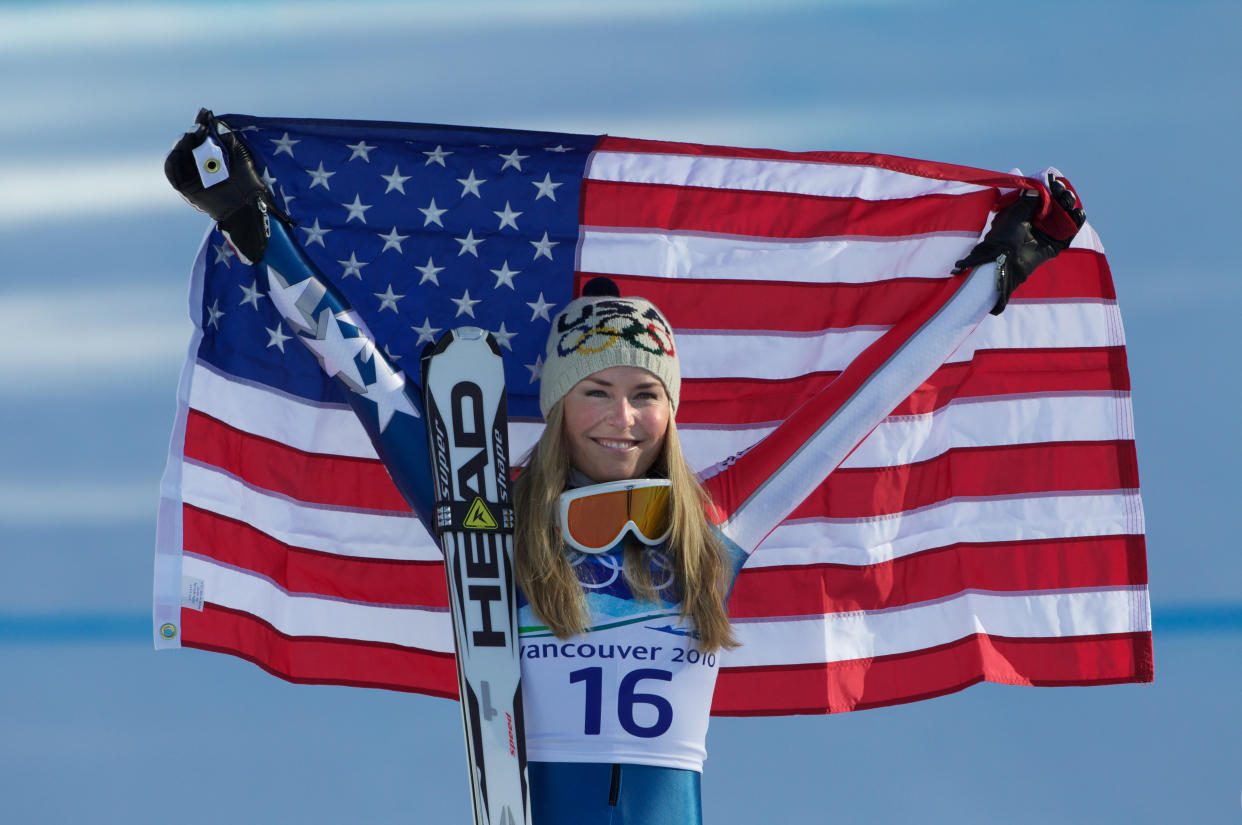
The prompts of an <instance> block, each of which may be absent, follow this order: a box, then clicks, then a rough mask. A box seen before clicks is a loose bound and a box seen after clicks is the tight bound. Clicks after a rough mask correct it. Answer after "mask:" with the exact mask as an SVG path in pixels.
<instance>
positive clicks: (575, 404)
mask: <svg viewBox="0 0 1242 825" xmlns="http://www.w3.org/2000/svg"><path fill="white" fill-rule="evenodd" d="M564 404H565V440H566V441H567V442H568V444H569V456H570V463H571V464H572V465H573V466H574V469H576V470H578V471H579V472H582V473H584V474H586V476H587V477H588V478H590V479H591V480H592V481H596V482H600V481H620V480H622V479H626V478H640V477H641V476H643V475H644V474H646V472H647V470H649V469H650V468H651V465H652V464H654V463H655V460H656V458H658V457H659V455H660V450H661V449H662V448H663V447H664V436H665V433H667V432H668V419H669V414H670V408H669V401H668V394H667V393H666V392H665V391H664V385H663V384H662V383H660V379H659V378H656V377H655V375H654V374H652V373H650V372H648V371H647V370H644V369H640V368H638V367H609V368H608V369H605V370H600V371H599V372H596V373H592V374H591V375H589V376H587V377H586V378H584V379H582V380H581V381H579V382H578V383H577V384H575V385H574V386H573V389H571V390H570V391H569V392H568V393H566V395H565V400H564Z"/></svg>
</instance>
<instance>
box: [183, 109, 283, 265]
mask: <svg viewBox="0 0 1242 825" xmlns="http://www.w3.org/2000/svg"><path fill="white" fill-rule="evenodd" d="M195 123H197V124H198V128H197V129H195V130H194V131H193V132H186V133H185V134H184V135H183V136H182V137H181V139H180V140H178V141H177V143H176V145H175V146H173V148H172V151H171V152H169V153H168V157H167V159H165V161H164V174H165V176H167V177H168V182H169V183H171V184H172V185H173V188H174V189H176V190H177V192H179V193H180V194H181V197H183V198H185V199H186V200H187V201H188V202H189V203H190V205H191V206H193V207H194V208H195V209H197V210H199V211H200V212H206V213H207V214H208V215H210V216H211V217H212V218H214V219H215V220H216V223H218V224H219V225H220V229H221V230H222V231H223V232H224V234H225V236H226V237H227V238H228V240H229V242H230V243H231V244H233V246H234V247H235V248H236V249H237V251H238V253H240V254H241V256H242V257H243V259H245V260H246V262H247V263H254V262H255V261H257V260H259V259H260V258H262V257H263V253H264V252H265V251H266V250H267V239H268V238H269V237H271V234H272V228H271V224H270V221H269V218H268V213H269V212H270V213H271V214H274V215H276V216H277V217H278V218H280V219H281V220H282V221H284V222H285V223H286V224H289V225H293V220H292V218H290V217H289V216H288V215H286V214H285V213H284V212H283V211H281V210H280V209H278V208H277V207H276V204H275V202H274V201H273V200H272V196H271V193H269V192H268V191H267V187H266V186H265V185H264V184H263V180H262V178H260V177H259V173H258V172H257V171H256V170H255V167H254V160H253V159H252V158H251V156H250V149H249V148H247V146H246V144H245V143H244V142H243V141H242V140H241V138H239V137H238V136H237V135H236V134H234V133H233V132H231V131H228V130H227V129H222V128H221V127H220V122H219V121H218V120H216V117H215V115H213V114H212V113H211V112H210V111H209V110H207V109H200V110H199V113H198V117H197V118H196V119H195ZM204 144H206V145H204Z"/></svg>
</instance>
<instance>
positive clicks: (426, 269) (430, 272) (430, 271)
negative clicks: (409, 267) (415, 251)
mask: <svg viewBox="0 0 1242 825" xmlns="http://www.w3.org/2000/svg"><path fill="white" fill-rule="evenodd" d="M414 268H415V269H417V270H418V271H419V272H421V273H423V277H422V278H420V279H419V281H418V284H419V286H422V285H423V284H424V283H425V282H427V281H431V282H432V283H433V284H435V285H436V286H439V285H440V279H439V278H438V277H436V275H437V274H438V273H440V272H443V271H444V267H442V266H436V262H435V261H433V260H431V256H430V255H428V256H427V265H426V266H416V267H414Z"/></svg>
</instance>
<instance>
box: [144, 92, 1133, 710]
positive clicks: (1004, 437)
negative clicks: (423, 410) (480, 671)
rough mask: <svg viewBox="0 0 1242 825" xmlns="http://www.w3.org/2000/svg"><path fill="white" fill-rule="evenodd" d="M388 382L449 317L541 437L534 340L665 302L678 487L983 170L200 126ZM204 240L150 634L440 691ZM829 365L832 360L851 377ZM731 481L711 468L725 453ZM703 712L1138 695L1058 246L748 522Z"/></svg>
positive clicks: (1093, 350) (414, 533)
mask: <svg viewBox="0 0 1242 825" xmlns="http://www.w3.org/2000/svg"><path fill="white" fill-rule="evenodd" d="M222 120H223V121H224V122H225V123H227V124H228V125H229V126H230V127H231V128H233V129H234V130H237V131H239V132H240V133H241V134H242V135H243V136H244V138H245V139H246V141H247V142H248V144H249V145H250V146H251V147H252V148H253V149H254V151H255V154H256V156H257V162H258V166H259V168H260V171H261V172H262V173H263V176H264V179H265V181H267V183H268V185H269V187H270V188H271V190H272V192H273V193H274V197H275V200H276V202H277V203H278V204H279V205H280V206H282V207H284V208H286V209H287V211H288V212H289V213H290V214H291V215H292V216H293V217H294V218H295V219H296V220H297V222H298V227H297V228H296V229H295V230H294V234H295V237H296V238H297V239H298V240H299V241H300V242H301V243H302V246H303V247H304V249H305V251H306V253H307V254H308V255H309V256H310V258H311V260H312V261H313V262H314V263H315V264H316V265H317V266H318V268H319V269H320V270H321V271H322V272H323V273H324V274H326V275H327V276H328V277H329V279H330V280H331V281H332V282H333V283H334V284H335V285H336V286H337V287H338V288H339V289H340V290H341V291H342V292H343V293H344V294H345V295H346V297H347V298H348V299H349V301H350V302H351V303H352V305H353V307H354V309H355V310H356V311H357V312H358V313H359V314H360V315H361V316H362V318H363V320H364V321H365V322H366V325H367V327H368V328H369V330H370V331H371V333H372V334H373V335H374V338H375V342H376V344H377V345H378V347H379V348H380V349H381V350H383V351H384V352H385V353H386V354H387V355H388V356H389V358H390V359H392V360H393V361H394V363H395V365H396V366H397V367H398V368H404V369H405V370H406V371H407V372H408V373H411V374H413V375H416V374H417V367H416V364H417V359H418V354H419V353H420V351H421V349H422V347H423V346H424V345H425V344H426V343H427V342H428V341H431V340H433V338H434V337H435V336H436V335H438V333H440V332H441V331H443V330H445V329H448V328H451V327H454V326H462V325H471V326H479V327H483V328H485V329H488V330H490V331H492V332H493V333H494V334H495V335H496V337H497V339H498V340H499V342H500V343H501V346H502V347H503V348H504V355H505V363H506V368H505V369H506V378H507V382H508V387H509V404H510V413H511V416H512V422H511V439H510V440H511V444H512V447H513V450H514V458H515V460H516V459H520V457H521V456H522V455H523V453H524V452H525V450H526V449H527V448H528V447H529V446H530V445H532V444H533V443H534V441H535V439H536V438H537V437H538V433H539V431H540V427H541V424H540V421H539V418H538V416H539V412H538V395H537V390H538V377H539V372H540V369H541V367H542V360H541V354H542V350H543V345H544V342H545V339H546V336H547V333H548V330H549V324H550V319H551V318H552V317H554V315H555V313H556V312H557V311H558V310H559V309H560V308H562V307H564V305H565V304H566V303H567V302H568V301H569V300H571V299H572V297H573V296H574V295H576V294H577V292H578V290H579V289H580V287H581V285H582V283H584V282H585V281H586V280H589V279H590V278H592V277H594V276H596V275H601V274H602V275H607V276H609V277H611V278H612V279H613V280H614V281H616V282H617V283H618V285H619V286H620V289H621V293H622V294H623V295H641V296H643V297H646V298H648V299H650V300H652V301H653V302H654V303H655V304H656V305H657V306H659V307H661V308H662V309H663V310H664V311H665V313H666V314H667V316H668V318H669V320H670V322H671V323H672V324H673V326H674V327H675V330H676V333H677V336H678V347H679V350H680V357H681V362H682V372H683V375H685V376H686V380H685V383H684V385H683V390H682V402H681V406H680V407H679V410H678V416H677V418H678V425H679V429H680V430H681V432H682V434H683V441H684V443H685V446H686V451H687V455H688V458H689V459H690V461H691V463H692V465H694V466H695V468H696V469H699V470H708V469H709V468H711V467H713V466H715V465H717V464H719V463H720V462H722V461H726V462H727V461H732V460H733V459H734V457H736V456H739V455H743V454H744V453H745V452H746V451H747V450H748V448H750V447H751V446H752V445H754V444H755V443H757V442H758V441H759V440H761V439H763V438H764V437H765V436H766V435H767V434H769V433H770V432H772V431H773V430H774V429H775V428H776V426H777V424H778V423H779V422H781V421H783V420H786V419H787V418H789V417H790V416H791V415H793V414H794V413H795V411H796V410H798V409H799V407H801V406H802V405H803V404H804V402H806V401H807V400H809V399H811V398H813V397H814V396H815V395H816V394H817V393H819V392H820V391H821V390H822V389H824V388H825V387H827V386H830V385H831V383H832V382H833V381H834V379H835V378H836V377H837V376H838V375H840V374H841V373H842V372H843V371H844V370H845V369H846V368H847V367H849V366H850V365H851V364H852V363H856V359H858V357H859V356H860V355H861V354H862V353H864V352H865V351H866V350H867V348H868V347H869V346H871V345H872V344H873V343H875V342H876V341H877V340H879V339H880V338H882V337H883V336H884V335H885V334H887V333H889V332H891V331H892V330H894V329H898V328H900V327H901V322H902V320H903V319H906V318H909V317H911V315H912V313H915V312H916V311H917V310H918V308H919V307H920V306H922V305H923V304H924V302H925V301H926V300H928V298H929V296H931V295H932V294H934V293H936V292H937V291H938V290H941V289H942V288H943V286H944V285H945V283H946V280H947V279H949V278H951V277H953V276H952V275H951V274H950V272H951V269H952V267H953V262H954V261H956V260H957V259H959V258H961V257H963V256H964V255H965V254H966V253H967V252H968V251H969V250H970V249H971V248H972V247H973V246H974V244H975V243H976V242H977V241H978V239H979V236H980V234H981V232H982V230H983V228H984V227H985V225H986V223H987V221H988V218H989V215H990V213H991V211H992V210H994V209H995V208H996V207H997V205H998V203H999V202H1000V201H1001V199H1002V197H1003V196H1004V195H1005V194H1007V193H1009V192H1012V191H1013V190H1015V189H1018V188H1029V187H1031V186H1033V185H1034V182H1033V181H1031V180H1030V179H1026V178H1023V177H1021V176H1018V175H1016V174H998V173H993V172H987V171H983V170H978V169H971V168H966V167H959V166H952V165H946V164H938V163H929V162H924V161H916V160H911V159H906V158H897V157H891V156H884V155H867V154H858V153H840V152H803V153H790V152H778V151H770V150H749V149H738V148H730V147H719V146H702V145H696V144H684V143H665V142H655V141H645V140H628V139H621V138H613V137H596V136H582V135H569V134H553V133H537V132H524V131H512V130H494V129H469V128H456V127H441V126H423V125H409V124H393V123H363V122H347V121H315V120H288V119H270V118H255V117H249V116H240V115H227V116H224V117H223V118H222ZM259 283H260V281H259V279H258V278H257V277H256V272H255V271H254V269H253V268H252V267H250V266H247V265H244V264H243V263H242V262H241V261H240V260H238V259H237V258H236V256H235V255H234V254H233V252H232V250H231V248H229V246H228V245H227V244H226V243H225V242H224V240H223V238H222V236H221V235H220V234H219V232H218V231H216V230H214V229H213V230H211V231H209V233H208V235H207V237H206V239H205V241H204V244H203V247H202V249H201V250H200V252H199V256H198V259H197V261H196V263H195V267H194V274H193V280H192V284H193V286H192V290H191V293H192V294H191V315H192V317H193V319H194V320H195V323H196V326H197V329H196V333H195V337H194V340H193V342H192V343H191V347H190V353H189V357H188V359H187V363H186V366H185V370H184V372H183V376H182V381H181V387H180V393H179V402H180V404H179V413H178V417H177V421H176V424H175V428H174V433H173V438H172V444H171V450H170V459H169V464H168V468H167V470H166V474H165V479H164V484H163V497H162V501H161V510H160V519H159V529H158V538H157V548H156V598H155V609H154V619H155V634H156V645H157V647H177V646H186V647H196V648H201V649H207V650H216V651H221V652H227V653H231V654H234V655H237V656H241V657H243V658H246V659H249V660H251V661H253V662H255V663H256V664H258V665H259V666H261V667H263V668H265V669H267V670H269V671H270V672H272V673H274V674H277V675H279V676H281V677H283V678H286V679H289V680H292V681H297V682H310V683H329V684H349V685H364V686H371V687H383V688H390V689H396V690H410V691H417V692H422V693H429V694H436V695H444V696H454V695H456V685H457V677H456V671H455V668H454V663H453V659H452V649H453V642H452V632H451V626H450V620H449V615H448V612H447V604H448V602H447V595H446V592H445V584H444V574H443V570H442V567H441V565H440V562H439V558H440V552H439V549H438V548H437V546H436V544H435V543H434V541H433V540H432V539H431V537H430V536H429V535H427V534H426V532H425V531H424V530H423V528H422V526H421V524H420V523H419V522H418V520H417V519H416V518H414V517H413V514H412V513H411V512H410V510H409V508H408V507H407V505H406V504H405V502H404V500H403V499H402V497H401V496H400V495H399V494H398V493H397V491H396V489H395V488H394V486H393V484H392V482H391V480H390V479H389V478H388V476H387V473H386V472H385V470H384V467H383V465H382V464H381V463H380V461H379V459H378V458H377V455H376V452H375V450H374V448H373V447H372V445H371V443H370V441H369V440H368V438H367V436H366V433H365V432H364V430H363V428H362V426H361V425H360V424H359V423H358V421H357V419H356V418H355V416H354V413H353V412H352V411H351V409H350V408H349V406H348V405H347V404H346V403H345V399H344V397H343V395H342V393H341V391H340V390H339V389H338V388H337V386H336V385H335V384H333V383H332V382H331V381H330V380H329V379H327V378H325V376H324V374H323V372H322V371H321V369H320V367H319V363H318V362H317V361H316V360H315V358H314V357H313V355H312V354H311V353H310V352H309V351H308V350H306V348H304V347H302V346H301V345H300V344H299V343H298V341H297V340H296V336H295V335H294V334H293V331H292V330H290V329H289V328H288V326H287V325H285V324H284V323H283V322H282V318H281V316H280V314H279V313H278V312H277V311H276V309H275V307H274V306H273V305H272V303H271V300H270V299H269V298H267V297H266V296H265V295H264V294H263V293H262V290H261V289H259V287H258V284H259ZM856 368H857V367H856ZM741 460H743V461H744V460H745V457H744V455H743V458H742V459H741ZM729 612H730V615H731V617H732V619H733V621H734V623H735V626H736V628H737V629H738V633H739V635H740V637H741V638H742V639H743V641H749V643H748V644H744V645H743V647H741V648H739V649H738V650H737V651H734V652H731V653H729V654H728V655H727V656H725V657H724V658H723V660H722V667H721V672H720V677H719V681H718V685H717V690H716V698H715V703H714V706H713V711H714V712H715V713H717V714H731V715H757V714H780V713H819V712H838V711H847V710H853V709H859V708H865V707H874V706H878V705H887V704H894V703H899V702H908V701H914V700H918V699H923V698H928V697H931V696H936V695H941V694H944V693H948V692H952V691H955V690H960V689H961V688H964V687H966V686H969V685H971V684H974V683H976V682H979V681H984V680H987V681H993V682H1003V683H1008V684H1028V685H1029V684H1033V685H1069V684H1074V685H1082V684H1099V683H1116V682H1134V681H1150V680H1151V678H1152V657H1151V633H1150V612H1149V608H1148V602H1147V590H1146V561H1145V546H1144V538H1143V516H1142V509H1141V503H1140V499H1139V491H1138V476H1137V462H1136V458H1135V448H1134V435H1133V426H1132V419H1131V411H1130V398H1129V378H1128V373H1127V367H1126V355H1125V348H1124V336H1123V333H1122V328H1121V319H1120V315H1119V312H1118V309H1117V304H1116V296H1115V294H1114V291H1113V286H1112V281H1111V276H1110V273H1109V269H1108V265H1107V263H1106V261H1105V259H1104V255H1103V250H1102V247H1101V246H1100V243H1099V240H1098V238H1097V237H1096V235H1095V233H1094V231H1093V230H1092V229H1091V228H1090V226H1089V225H1088V226H1087V227H1085V228H1084V229H1083V231H1082V232H1080V233H1079V236H1078V238H1077V239H1076V241H1075V243H1074V245H1073V247H1072V248H1071V249H1070V250H1069V251H1067V252H1065V253H1063V254H1062V255H1061V256H1060V257H1059V258H1057V259H1056V260H1055V261H1053V262H1052V263H1050V264H1047V265H1045V266H1044V267H1042V268H1041V269H1040V270H1039V271H1038V272H1037V273H1036V274H1035V276H1034V277H1033V278H1032V279H1031V280H1030V281H1029V282H1028V283H1027V284H1025V285H1024V286H1023V287H1022V288H1021V290H1020V291H1019V292H1018V293H1017V295H1016V296H1015V298H1014V299H1013V300H1012V301H1011V302H1010V305H1009V307H1008V308H1007V309H1006V310H1005V312H1004V314H1002V315H1001V316H998V317H988V318H986V319H985V320H984V321H983V322H982V323H981V324H980V325H979V326H978V328H977V329H976V330H975V332H974V333H972V334H971V335H970V337H969V338H968V339H967V340H966V341H965V342H964V343H963V344H962V345H961V346H960V347H959V348H958V349H957V350H956V352H954V353H953V355H952V356H951V357H950V358H949V359H948V360H947V361H946V362H945V363H944V364H943V365H942V366H940V368H939V369H937V370H936V371H935V372H934V373H933V374H932V375H931V376H930V377H929V378H928V379H927V381H926V382H924V383H923V385H922V386H921V387H920V388H919V389H918V390H917V391H915V392H914V393H913V394H911V395H910V396H909V397H908V398H906V399H905V400H903V401H901V402H900V403H899V404H897V406H896V409H894V410H893V411H892V413H891V414H890V415H889V416H888V417H887V418H885V419H884V420H883V421H881V422H879V424H878V426H877V427H876V428H875V430H874V431H873V432H872V433H871V435H869V436H868V437H867V438H866V439H864V440H863V441H862V442H861V443H860V444H859V445H858V446H857V447H856V448H855V449H854V451H853V452H852V453H851V454H850V456H849V457H848V458H847V459H846V460H845V462H844V463H843V464H842V465H841V466H840V468H838V469H837V470H836V471H835V472H833V473H832V474H831V475H830V476H829V477H828V479H827V481H825V482H824V483H823V484H822V485H820V486H819V488H818V489H817V490H816V492H815V493H814V494H812V495H811V496H809V497H808V498H807V499H806V500H805V501H804V502H802V503H801V504H800V505H799V506H797V508H796V509H795V510H794V512H793V514H792V516H791V517H790V518H789V519H788V520H786V521H785V522H784V523H783V524H781V526H780V527H778V528H777V529H776V530H775V532H773V533H771V534H770V535H769V536H768V537H767V538H766V539H765V540H764V541H763V543H762V544H761V545H760V546H759V548H758V550H757V551H756V552H755V553H754V554H753V555H752V557H751V559H750V561H749V562H748V563H747V566H746V567H745V568H744V569H743V571H742V573H741V575H740V577H739V579H738V582H737V585H736V587H735V589H734V591H733V594H732V596H731V598H730V602H729Z"/></svg>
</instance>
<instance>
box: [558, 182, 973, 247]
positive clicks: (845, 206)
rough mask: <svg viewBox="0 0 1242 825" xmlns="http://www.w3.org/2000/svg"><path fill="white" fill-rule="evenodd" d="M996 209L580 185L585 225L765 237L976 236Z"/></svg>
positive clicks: (955, 200)
mask: <svg viewBox="0 0 1242 825" xmlns="http://www.w3.org/2000/svg"><path fill="white" fill-rule="evenodd" d="M995 203H996V193H995V192H993V191H991V190H984V191H980V192H972V193H970V194H967V195H924V196H922V197H916V198H899V199H893V200H883V201H868V200H862V199H860V198H823V197H816V196H813V195H791V194H787V193H784V192H755V191H749V190H740V189H707V188H701V187H694V186H665V185H663V184H649V183H617V182H613V181H583V189H582V223H583V225H585V226H600V227H603V226H617V227H643V228H659V229H666V230H670V231H681V232H712V233H719V234H725V235H740V236H749V237H762V238H826V237H835V236H845V235H854V236H857V235H871V236H878V237H901V236H905V235H912V234H914V235H918V234H924V233H930V232H969V233H978V232H979V231H981V230H982V229H983V225H984V222H985V221H986V220H987V216H988V211H989V210H990V209H991V208H992V207H993V206H994V205H995Z"/></svg>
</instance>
